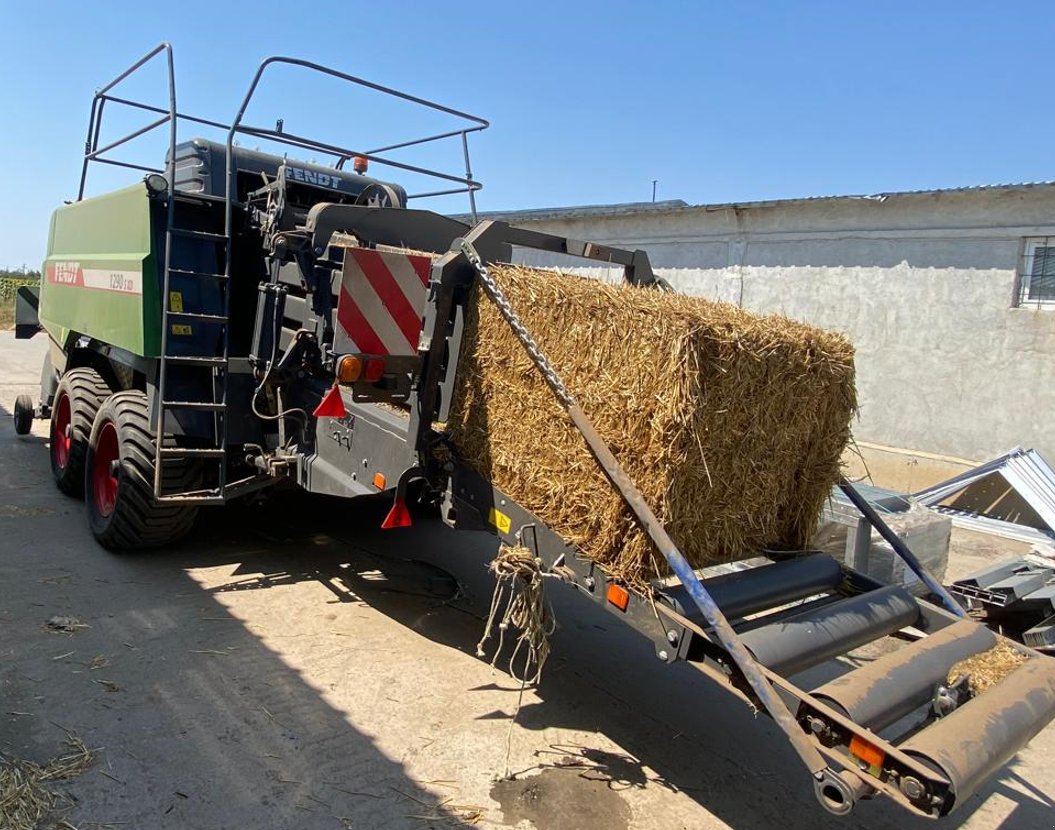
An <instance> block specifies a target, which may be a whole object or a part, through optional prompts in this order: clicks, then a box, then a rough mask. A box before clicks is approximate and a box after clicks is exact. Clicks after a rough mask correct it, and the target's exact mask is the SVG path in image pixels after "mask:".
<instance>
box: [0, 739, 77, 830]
mask: <svg viewBox="0 0 1055 830" xmlns="http://www.w3.org/2000/svg"><path fill="white" fill-rule="evenodd" d="M66 743H67V744H68V746H69V750H68V751H67V752H66V753H65V754H63V755H61V756H60V757H58V758H55V759H53V760H52V761H50V762H49V763H48V764H47V765H45V766H43V767H41V766H39V765H37V764H34V763H32V762H31V761H8V760H6V759H5V760H4V762H3V763H2V764H0V827H2V828H4V830H34V828H36V827H37V826H38V824H39V823H40V822H41V821H42V820H43V819H44V818H45V817H46V816H47V815H48V814H50V813H51V811H52V810H53V809H54V808H55V805H56V802H57V796H56V795H55V793H53V792H52V791H51V790H50V789H48V784H49V783H50V782H52V781H58V780H62V779H67V778H75V777H76V776H78V775H80V774H81V773H83V772H84V771H85V770H86V769H88V767H90V766H91V764H92V760H93V755H92V751H91V750H90V749H88V747H86V746H85V745H84V742H83V741H82V740H81V739H80V738H78V737H77V736H76V735H69V736H68V738H67V741H66Z"/></svg>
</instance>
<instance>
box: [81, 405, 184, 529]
mask: <svg viewBox="0 0 1055 830" xmlns="http://www.w3.org/2000/svg"><path fill="white" fill-rule="evenodd" d="M154 447H155V440H154V434H153V431H152V430H151V429H150V418H149V408H148V403H147V396H146V395H145V394H144V393H143V392H139V391H131V392H118V393H117V394H116V395H112V396H111V397H110V398H109V399H108V400H107V401H106V403H104V404H103V405H102V407H100V409H99V412H98V414H96V416H95V423H94V424H93V425H92V431H91V438H90V440H89V442H88V453H87V462H86V465H85V466H86V469H85V490H86V491H87V499H86V501H87V504H88V522H89V524H90V525H91V529H92V535H93V536H95V538H96V540H97V541H98V542H99V544H101V545H102V546H103V547H105V548H110V549H111V550H131V549H134V548H150V547H157V546H158V545H164V544H167V543H169V542H173V541H175V540H176V539H179V538H180V537H181V536H183V535H184V534H185V533H186V532H187V531H188V530H190V528H191V525H193V524H194V518H195V516H196V515H197V513H198V509H197V508H196V507H193V506H188V505H182V504H164V503H159V502H158V501H156V500H155V499H154ZM198 477H199V475H198V473H197V470H196V468H195V467H194V466H193V465H192V464H188V463H186V462H177V463H173V464H172V465H171V468H170V465H169V464H168V463H166V469H165V478H166V486H173V487H174V488H178V489H183V490H190V489H194V486H195V484H194V480H195V479H196V478H198Z"/></svg>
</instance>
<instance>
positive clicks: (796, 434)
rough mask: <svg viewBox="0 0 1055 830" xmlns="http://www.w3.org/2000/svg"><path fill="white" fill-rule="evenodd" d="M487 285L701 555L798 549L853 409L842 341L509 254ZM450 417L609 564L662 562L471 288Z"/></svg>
mask: <svg viewBox="0 0 1055 830" xmlns="http://www.w3.org/2000/svg"><path fill="white" fill-rule="evenodd" d="M492 273H493V275H494V276H495V278H496V280H497V281H498V284H499V285H500V286H501V288H502V289H503V290H504V291H505V292H506V294H507V295H508V297H509V300H510V302H511V303H512V305H513V308H514V309H515V311H516V312H517V314H518V315H520V316H521V318H522V319H523V321H524V323H525V325H526V326H527V329H528V331H530V332H531V333H532V334H533V335H534V336H535V338H536V339H537V341H538V343H539V345H540V346H541V348H542V351H543V352H544V353H545V354H546V355H547V356H548V357H549V358H550V360H551V362H552V363H553V365H554V367H555V368H556V370H557V371H558V373H559V374H560V375H561V376H562V377H563V379H564V380H565V382H566V384H567V385H568V387H569V389H570V390H571V392H572V394H573V395H574V396H575V398H576V400H577V402H578V403H579V404H580V406H581V407H582V408H583V410H584V411H585V412H586V414H587V415H588V416H589V417H590V418H591V419H592V420H593V422H594V424H595V425H596V426H597V428H598V430H599V431H600V433H601V435H602V436H603V437H604V438H605V440H606V441H607V442H608V444H609V446H610V447H611V448H612V450H613V452H614V453H615V455H616V457H617V458H618V459H619V461H620V462H621V463H622V464H623V465H624V466H625V468H626V470H627V472H628V473H629V474H630V476H631V478H632V479H633V480H634V481H635V482H636V483H637V485H638V486H639V487H640V488H641V490H642V492H643V493H644V495H645V496H646V498H647V499H648V500H649V502H650V504H651V505H652V507H653V509H654V510H655V511H656V513H657V515H658V516H659V518H660V519H661V521H663V523H664V525H665V526H666V528H667V530H668V532H669V533H670V534H671V536H672V537H673V538H674V540H675V542H676V543H677V544H678V545H679V546H680V547H681V549H682V552H683V553H684V554H685V556H686V557H687V558H688V559H689V560H690V561H691V562H692V563H693V564H694V565H696V566H702V565H706V564H713V563H715V562H721V561H731V560H737V559H744V558H748V557H751V556H756V555H758V554H759V552H760V551H761V550H762V549H764V548H784V549H794V548H799V547H802V546H804V545H805V544H806V543H807V542H808V540H809V538H810V536H811V534H812V532H813V530H814V527H815V523H816V520H817V516H818V514H819V511H820V508H821V506H822V504H823V502H824V499H825V498H827V496H828V493H829V490H830V488H831V486H832V485H833V484H834V483H835V482H836V480H837V479H838V476H839V457H840V455H841V453H842V451H843V448H844V447H845V446H846V445H847V443H848V441H849V438H850V418H851V416H852V414H853V412H854V411H855V408H856V397H855V390H854V368H853V348H852V346H851V345H850V343H849V342H848V341H847V340H846V339H845V338H844V337H842V336H841V335H839V334H835V333H832V332H827V331H823V330H820V329H816V328H813V327H811V326H807V325H804V324H800V323H796V322H793V321H791V320H788V319H786V318H784V317H780V316H765V317H763V316H759V315H755V314H752V313H749V312H746V311H743V310H742V309H739V308H736V307H734V306H731V305H728V304H723V303H715V302H711V301H708V300H704V299H700V298H695V297H688V296H685V295H681V294H671V293H664V292H660V291H655V290H646V289H635V288H630V287H627V286H613V285H607V284H604V283H600V282H598V281H595V280H587V279H582V278H580V277H575V276H569V275H562V274H557V273H554V272H552V271H538V270H534V269H528V268H523V267H518V266H509V265H504V266H495V267H493V268H492ZM474 290H475V291H476V296H475V298H474V300H473V301H472V302H471V303H470V312H469V314H468V319H467V321H466V333H465V339H464V342H463V349H462V362H461V364H460V367H459V369H460V371H459V384H458V390H457V392H456V397H455V400H454V406H453V411H452V416H451V419H450V421H449V424H448V426H449V428H450V431H451V434H452V437H453V439H454V443H455V446H456V447H457V449H458V452H459V455H460V456H461V457H462V458H463V459H465V460H466V461H467V462H469V463H470V464H471V465H472V466H473V467H475V468H476V469H477V470H478V471H479V472H480V473H481V474H483V475H484V476H485V477H487V478H488V479H489V480H490V481H491V482H493V483H494V484H495V485H496V486H497V487H499V488H500V489H501V490H503V491H504V492H506V493H507V494H508V495H510V496H512V497H513V498H514V499H516V500H517V501H518V502H520V503H521V504H522V505H524V506H525V507H526V508H528V509H529V510H531V511H532V512H533V513H535V515H537V516H538V517H539V518H540V519H542V520H543V521H544V522H546V524H548V525H549V526H550V527H552V528H553V529H554V530H555V531H557V532H558V533H560V534H561V535H562V536H563V537H564V538H566V539H567V540H569V541H570V542H572V543H573V544H575V545H576V546H577V547H578V548H579V549H580V550H581V551H582V552H583V553H584V554H585V555H586V556H587V557H589V558H590V559H592V560H594V561H595V562H598V563H599V564H601V565H602V566H603V567H604V568H605V570H607V571H608V572H609V573H611V574H613V575H616V576H620V577H623V578H625V579H627V580H628V581H630V582H631V583H636V584H640V583H641V582H642V581H643V580H644V579H647V578H650V577H652V576H654V575H657V574H665V573H666V572H667V568H666V563H665V562H663V561H662V559H661V557H660V556H659V554H658V553H657V552H656V551H654V549H653V548H652V546H651V543H650V542H649V541H648V539H647V537H646V536H645V535H644V534H643V533H642V532H641V531H640V530H639V529H638V528H637V527H636V525H634V523H633V521H632V519H631V517H630V514H629V512H628V510H627V509H626V507H625V505H624V504H623V502H622V501H621V499H620V498H619V497H617V496H616V495H615V494H614V493H613V491H612V489H611V487H610V485H609V484H608V482H607V480H606V479H605V478H604V476H603V474H602V473H601V472H599V470H598V469H597V466H596V465H595V463H594V461H593V460H592V457H591V456H590V455H589V452H588V450H587V448H586V445H585V443H584V442H583V440H582V438H581V437H580V436H579V434H578V433H577V432H576V431H575V430H574V428H573V427H572V426H571V423H570V421H569V420H568V419H567V417H566V416H565V415H564V413H563V412H562V411H561V410H560V408H559V406H558V404H557V403H556V402H555V401H554V399H553V396H552V395H551V394H550V392H549V390H548V389H547V388H546V386H545V384H544V382H543V380H542V378H541V376H540V374H539V373H538V371H537V370H536V369H535V367H534V366H533V364H532V363H531V362H530V359H529V358H528V356H527V355H526V353H525V352H524V350H523V348H522V347H521V346H520V344H519V343H518V342H517V341H516V340H515V338H514V337H513V335H512V333H511V332H510V331H509V329H508V327H507V325H506V324H505V322H504V321H502V319H501V317H500V316H499V315H498V313H497V311H496V310H495V309H494V307H493V306H492V305H491V303H490V302H489V301H487V300H486V298H483V297H482V294H481V293H480V292H479V288H476V289H474Z"/></svg>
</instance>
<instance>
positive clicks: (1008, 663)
mask: <svg viewBox="0 0 1055 830" xmlns="http://www.w3.org/2000/svg"><path fill="white" fill-rule="evenodd" d="M1028 659H1029V658H1028V657H1027V656H1026V655H1025V654H1023V653H1022V652H1021V651H1019V650H1018V649H1016V648H1012V647H1011V646H1010V645H1008V644H1007V642H1006V641H1004V640H1001V641H1000V642H998V643H997V644H996V645H995V646H993V647H992V648H991V649H989V650H988V651H983V652H982V653H981V654H976V655H974V657H968V658H967V659H966V660H961V661H960V662H959V663H957V664H956V665H954V666H953V667H952V668H951V669H949V675H948V678H947V679H946V683H947V684H948V685H950V686H951V685H953V684H954V683H956V682H957V681H958V680H959V679H960V678H961V677H964V676H966V677H967V685H968V686H969V687H970V689H971V694H972V695H980V694H982V693H983V692H985V691H986V690H987V689H991V688H992V687H993V686H995V685H996V684H997V683H999V682H1000V681H1001V680H1003V679H1004V678H1005V677H1007V676H1008V675H1009V674H1011V672H1013V671H1014V670H1015V669H1017V668H1018V667H1019V666H1021V665H1022V664H1023V663H1025V662H1026V661H1027V660H1028Z"/></svg>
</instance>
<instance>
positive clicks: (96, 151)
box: [77, 41, 180, 202]
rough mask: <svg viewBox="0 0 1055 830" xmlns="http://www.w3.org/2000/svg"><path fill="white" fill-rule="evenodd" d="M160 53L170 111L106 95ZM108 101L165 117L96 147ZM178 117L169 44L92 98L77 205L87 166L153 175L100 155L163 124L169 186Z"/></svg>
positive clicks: (152, 170) (101, 89) (141, 167)
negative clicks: (109, 166)
mask: <svg viewBox="0 0 1055 830" xmlns="http://www.w3.org/2000/svg"><path fill="white" fill-rule="evenodd" d="M162 52H164V54H165V68H166V70H167V74H168V92H169V107H168V109H167V110H166V109H163V108H161V107H152V106H148V105H145V104H137V103H135V102H129V101H127V100H125V99H123V98H116V97H114V96H111V95H108V93H109V92H110V90H111V89H113V88H114V87H116V86H117V85H118V84H120V83H121V82H122V81H123V80H125V79H126V78H127V77H128V76H129V75H131V74H132V73H134V72H135V71H136V70H138V69H140V68H141V67H143V66H144V65H145V64H147V63H149V62H150V61H151V60H152V59H153V58H155V57H156V56H157V55H160V54H161V53H162ZM107 101H113V102H115V103H121V104H130V103H131V105H132V106H137V107H138V108H139V109H144V110H147V111H150V112H157V113H162V114H163V116H164V117H162V118H158V119H155V120H154V121H152V122H151V123H149V124H147V125H146V126H145V127H140V128H139V129H137V130H133V131H132V132H131V133H129V134H128V135H125V136H123V137H122V138H119V139H117V140H116V141H112V142H110V143H109V144H107V145H106V146H105V147H102V148H100V147H99V134H100V132H101V130H102V122H103V110H104V108H105V106H106V102H107ZM179 117H180V116H179V113H177V111H176V73H175V69H174V66H173V60H172V44H170V43H168V42H167V41H163V42H162V43H159V44H158V45H157V46H155V47H154V48H153V49H151V50H150V51H149V52H147V53H146V54H145V55H143V57H141V58H140V59H139V60H137V61H136V62H135V63H133V64H132V65H131V66H130V67H128V68H127V69H126V70H124V72H122V73H121V74H120V75H118V76H117V77H116V78H114V79H113V80H112V81H110V83H108V84H105V85H104V86H102V87H100V88H99V89H97V90H96V91H95V95H93V96H92V108H91V112H90V114H89V116H88V136H87V138H86V139H85V141H84V160H83V161H82V163H81V181H80V185H79V186H78V188H77V201H78V202H79V201H81V200H82V199H84V185H85V182H86V181H87V179H88V165H89V164H90V163H91V162H93V161H98V162H102V163H104V164H112V165H115V166H117V167H128V168H131V169H133V170H146V171H147V172H156V171H155V170H154V168H149V167H144V166H142V165H138V164H132V163H130V162H126V161H119V160H117V159H108V158H103V157H102V156H103V154H104V153H107V152H109V151H110V150H113V149H114V148H116V147H120V146H121V145H123V144H126V143H128V142H129V141H132V140H133V139H135V138H138V137H139V136H141V135H144V134H146V133H148V132H151V131H152V130H155V129H157V128H158V127H161V126H163V125H164V124H166V123H167V124H168V125H169V159H168V161H167V162H166V164H165V168H166V174H167V176H168V179H169V181H170V182H172V181H174V180H175V177H174V176H173V173H174V171H175V149H176V122H177V120H178V119H179Z"/></svg>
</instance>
